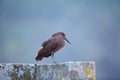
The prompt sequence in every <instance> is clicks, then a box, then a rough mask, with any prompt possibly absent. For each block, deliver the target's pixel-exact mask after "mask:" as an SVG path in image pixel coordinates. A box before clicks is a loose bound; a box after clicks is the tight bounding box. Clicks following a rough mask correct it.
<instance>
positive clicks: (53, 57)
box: [51, 53, 57, 64]
mask: <svg viewBox="0 0 120 80" xmlns="http://www.w3.org/2000/svg"><path fill="white" fill-rule="evenodd" d="M51 57H52V59H53V61H54V63H55V64H57V63H56V61H55V59H54V53H53V54H52V55H51Z"/></svg>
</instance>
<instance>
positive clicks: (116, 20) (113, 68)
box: [0, 0, 120, 80]
mask: <svg viewBox="0 0 120 80" xmlns="http://www.w3.org/2000/svg"><path fill="white" fill-rule="evenodd" d="M58 31H62V32H65V33H66V36H67V38H68V40H69V41H70V42H71V44H66V46H65V47H64V48H63V49H62V50H61V51H59V52H57V53H58V54H57V53H56V55H55V60H56V61H57V62H58V63H61V62H67V61H95V62H96V78H97V79H96V80H120V0H0V63H38V64H42V63H53V62H52V59H51V57H50V58H47V59H43V60H42V61H41V62H36V61H35V57H36V56H37V51H38V49H39V47H40V45H41V43H42V42H43V41H44V40H46V39H48V38H49V37H50V36H51V35H52V34H53V33H55V32H58Z"/></svg>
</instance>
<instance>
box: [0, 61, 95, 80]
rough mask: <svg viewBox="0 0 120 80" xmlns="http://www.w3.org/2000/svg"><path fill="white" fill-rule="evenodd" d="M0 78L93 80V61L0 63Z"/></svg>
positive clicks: (9, 79)
mask: <svg viewBox="0 0 120 80" xmlns="http://www.w3.org/2000/svg"><path fill="white" fill-rule="evenodd" d="M0 80H95V62H93V61H83V62H81V61H80V62H66V63H60V64H19V63H17V64H16V63H1V64H0Z"/></svg>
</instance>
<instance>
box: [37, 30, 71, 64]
mask: <svg viewBox="0 0 120 80" xmlns="http://www.w3.org/2000/svg"><path fill="white" fill-rule="evenodd" d="M65 40H66V41H67V42H68V43H70V42H69V41H68V40H67V39H66V37H65V34H64V33H63V32H57V33H55V34H53V35H52V37H51V38H49V39H48V40H47V41H44V42H43V43H42V45H41V48H40V49H39V51H38V55H37V57H36V58H35V59H36V61H38V60H42V59H43V58H46V57H49V56H52V58H53V60H54V53H55V52H57V51H58V50H60V49H61V48H63V47H64V45H65ZM54 63H56V62H55V60H54Z"/></svg>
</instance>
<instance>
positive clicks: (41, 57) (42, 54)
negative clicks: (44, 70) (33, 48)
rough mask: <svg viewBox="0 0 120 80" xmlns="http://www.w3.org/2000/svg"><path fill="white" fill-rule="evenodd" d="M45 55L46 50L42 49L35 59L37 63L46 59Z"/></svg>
mask: <svg viewBox="0 0 120 80" xmlns="http://www.w3.org/2000/svg"><path fill="white" fill-rule="evenodd" d="M45 53H46V50H45V49H44V48H41V49H40V50H39V51H38V55H37V57H36V58H35V59H36V61H39V60H42V59H43V57H45Z"/></svg>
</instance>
